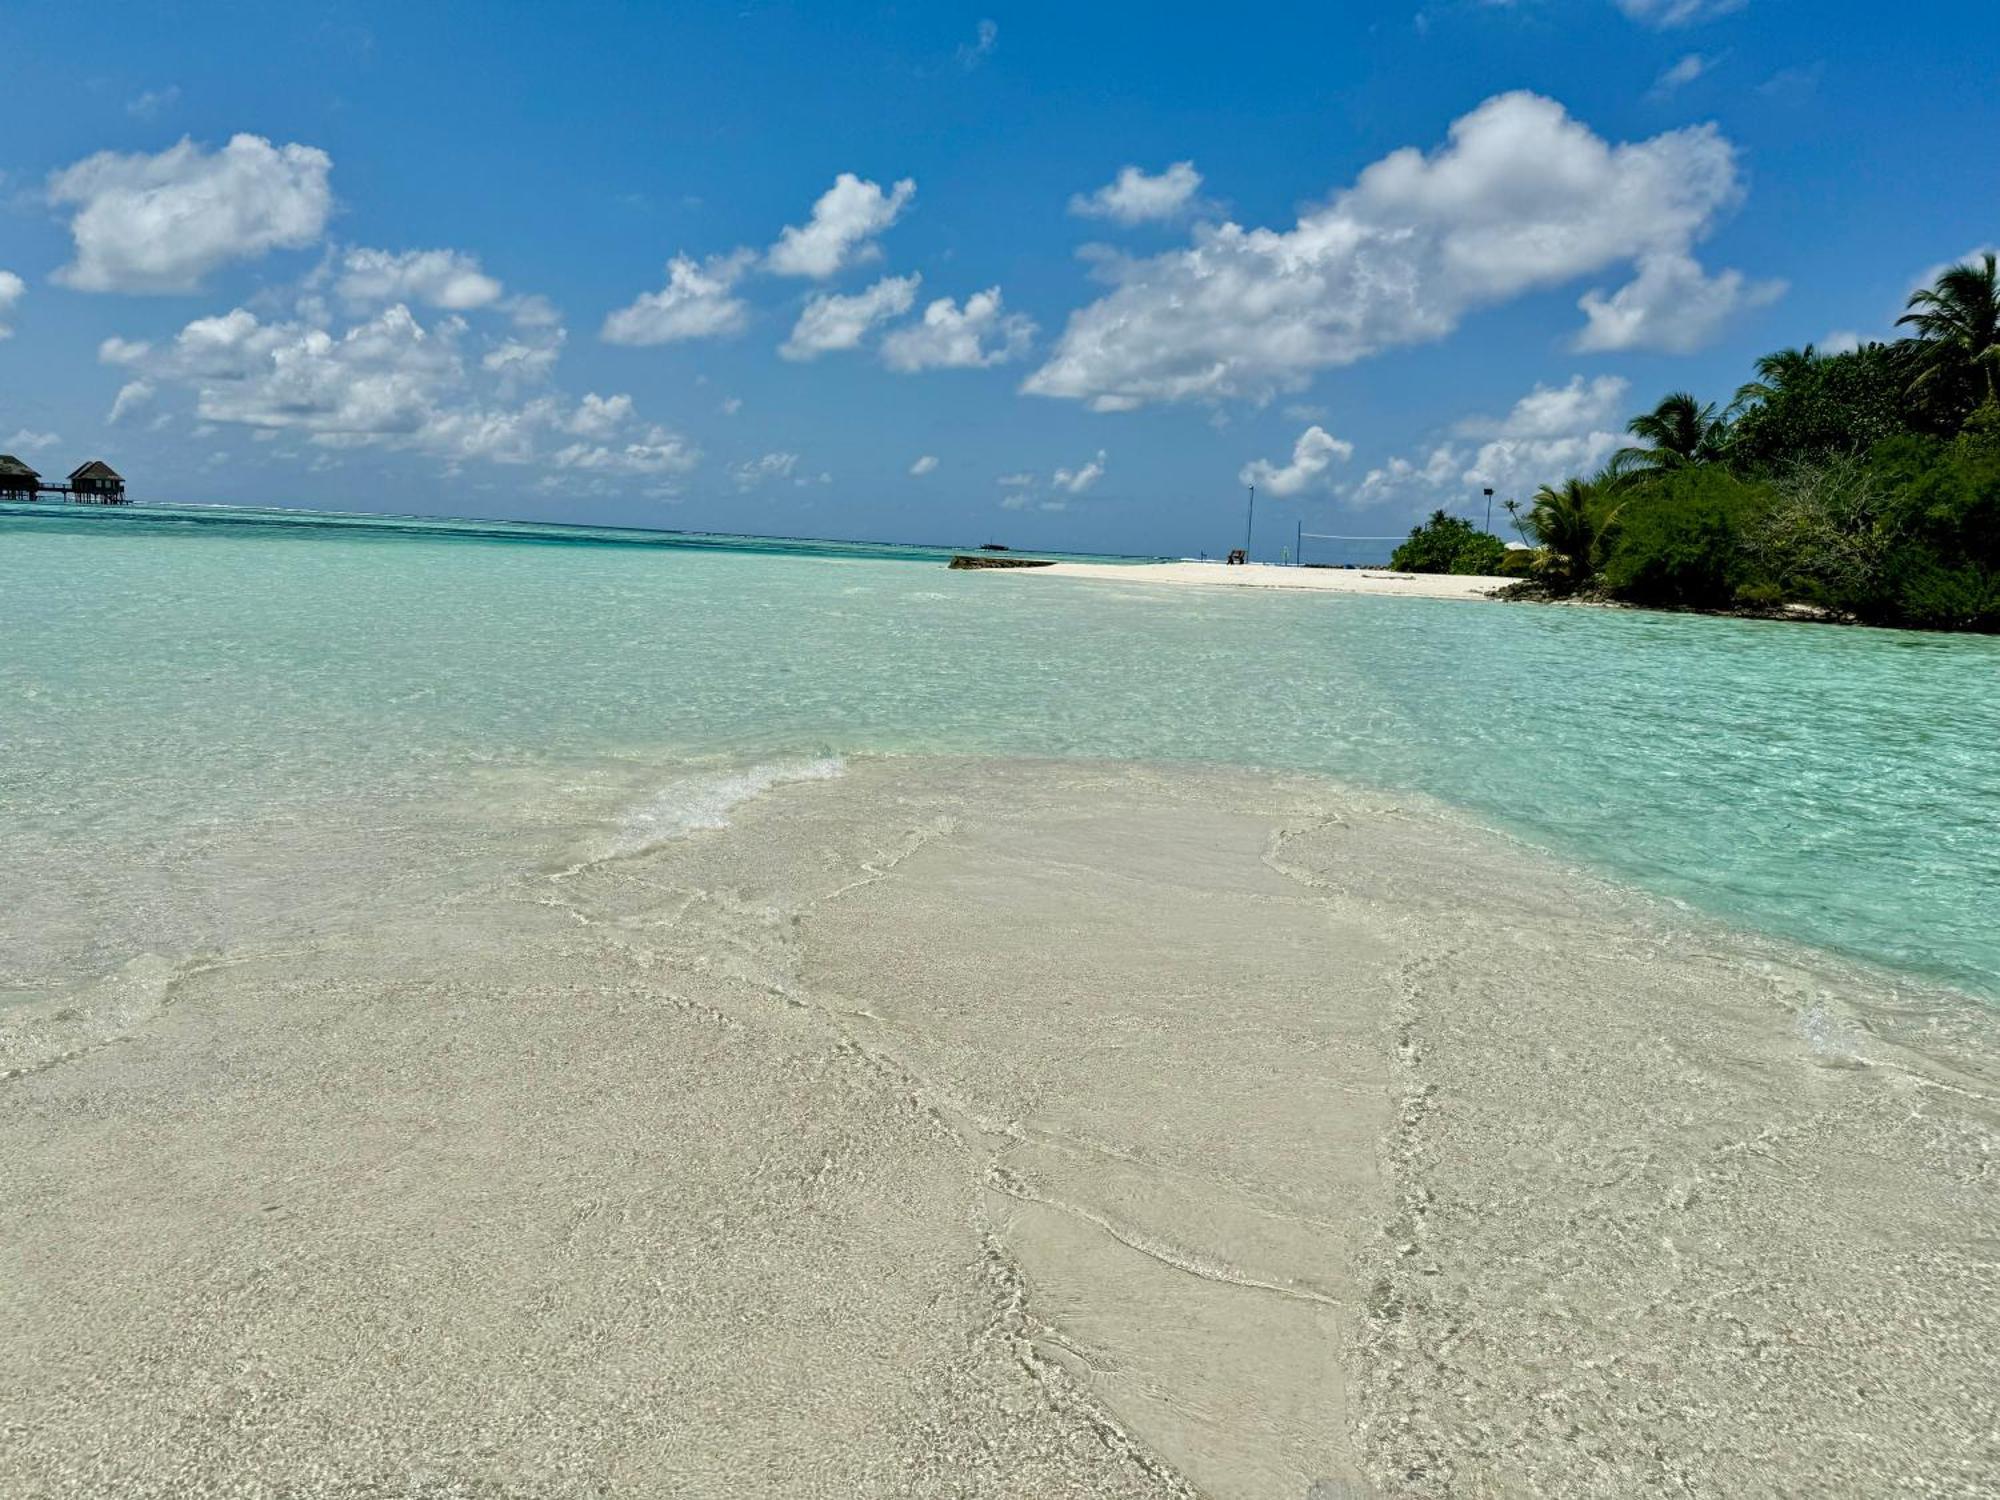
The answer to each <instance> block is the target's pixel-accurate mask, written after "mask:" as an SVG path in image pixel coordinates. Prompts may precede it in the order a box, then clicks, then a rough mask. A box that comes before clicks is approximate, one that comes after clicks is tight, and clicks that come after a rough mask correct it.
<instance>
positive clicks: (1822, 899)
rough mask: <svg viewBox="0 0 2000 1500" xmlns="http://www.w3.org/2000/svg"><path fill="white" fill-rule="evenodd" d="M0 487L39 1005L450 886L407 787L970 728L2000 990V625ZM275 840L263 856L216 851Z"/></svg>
mask: <svg viewBox="0 0 2000 1500" xmlns="http://www.w3.org/2000/svg"><path fill="white" fill-rule="evenodd" d="M0 511H4V514H0V638H4V640H5V641H6V643H7V644H6V650H5V653H4V656H0V888H5V889H7V890H9V891H10V892H11V893H12V894H13V899H12V900H11V901H10V902H8V903H7V905H8V907H9V908H10V909H11V911H12V915H0V994H4V993H5V992H6V991H7V990H8V989H10V988H11V989H14V990H15V991H17V992H18V991H20V990H21V989H23V988H32V987H33V986H35V985H36V984H38V983H42V982H46V981H47V980H48V978H49V977H50V976H51V975H52V974H54V973H56V972H58V971H64V970H67V969H71V968H79V967H81V968H88V967H93V966H95V967H103V966H104V965H106V964H108V963H110V962H115V961H116V960H117V959H118V958H119V957H120V956H121V955H126V954H129V953H131V952H136V951H138V950H139V949H140V948H144V947H152V948H160V947H163V946H167V945H169V944H170V942H171V940H172V939H171V934H173V933H175V932H180V931H183V930H185V931H186V932H187V933H188V934H189V936H190V937H191V938H192V939H195V940H199V941H203V942H216V941H223V940H226V939H227V938H228V937H229V935H230V934H231V931H232V926H231V923H232V911H233V909H234V908H235V907H236V906H237V905H239V904H243V905H260V904H261V905H260V909H278V908H284V909H286V910H287V911H289V912H290V914H291V915H292V916H293V918H295V919H297V920H307V921H309V920H310V919H311V917H312V914H313V906H314V903H315V902H316V901H319V900H321V899H331V898H330V897H328V896H327V893H326V891H325V890H323V889H322V888H321V887H320V885H319V884H317V883H316V881H317V878H318V876H317V875H316V873H315V870H314V867H313V866H312V864H311V861H310V860H308V859H306V858H305V857H304V852H302V851H308V850H309V849H318V850H322V851H323V850H327V849H334V850H336V851H337V852H338V853H339V855H340V859H341V861H343V862H345V864H346V865H347V866H348V867H350V868H360V867H361V866H362V865H364V864H366V863H367V862H368V860H370V859H372V860H374V861H375V863H376V865H377V866H380V867H390V868H395V869H397V870H399V871H400V872H401V875H402V878H404V879H406V880H409V881H417V882H421V881H429V880H433V879H444V878H447V874H448V871H447V868H446V865H445V864H439V865H437V866H436V867H435V868H433V867H430V866H425V865H423V864H422V862H421V861H416V860H410V859H403V858H401V857H400V856H399V854H398V847H399V846H398V843H397V841H398V839H399V837H400V836H401V833H400V824H399V822H398V819H399V818H400V817H401V816H403V815H404V814H403V813H399V812H398V811H397V809H403V810H404V811H405V812H406V811H407V810H408V809H410V808H414V807H420V806H425V805H440V806H441V805H445V804H447V803H449V804H450V805H452V806H453V807H454V809H455V812H454V817H456V818H457V819H459V821H460V825H461V826H464V825H465V824H466V820H467V819H468V818H469V819H470V820H471V822H473V823H476V822H477V818H478V805H477V804H478V799H479V798H480V797H482V796H486V795H488V794H489V792H490V793H491V795H492V796H493V797H495V798H496V799H499V798H500V797H501V794H500V792H498V791H495V790H492V789H494V788H498V787H503V786H505V787H511V788H516V789H518V788H519V787H521V786H533V785H535V784H536V782H535V778H536V777H538V776H539V777H545V778H549V780H548V783H547V784H548V785H550V786H554V785H556V784H558V783H560V782H561V781H562V780H563V779H564V778H571V779H573V778H574V777H575V776H577V775H578V774H580V773H579V771H578V769H577V768H579V767H588V766H591V765H595V764H602V763H605V762H612V763H617V764H620V765H631V764H637V765H648V764H656V765H659V766H662V767H665V766H668V765H671V764H674V763H677V762H680V761H683V760H685V759H687V758H690V757H702V756H717V757H726V758H728V759H730V760H731V761H733V762H741V763H745V764H755V763H758V762H768V761H771V760H774V759H782V758H787V757H805V758H811V757H819V756H826V755H838V754H844V753H863V752H885V751H886V752H905V751H954V752H957V751H969V752H995V753H1025V754H1049V755H1102V756H1119V757H1136V758H1148V759H1194V760H1207V761H1220V762H1229V763H1239V764H1254V765H1262V766H1272V767H1291V768H1299V769H1306V770H1313V771H1320V772H1327V773H1332V774H1334V775H1337V776H1342V777H1345V778H1348V779H1351V780H1356V781H1360V782H1363V783H1366V784H1369V785H1373V786H1378V787H1385V788H1391V789H1407V790H1415V791H1421V792H1424V793H1427V794H1429V795H1432V796H1435V797H1437V798H1439V799H1441V800H1443V801H1446V802H1448V803H1451V804H1455V805H1457V806H1459V807H1462V808H1464V809H1467V810H1469V811H1471V812H1473V813H1474V814H1477V815H1478V816H1480V817H1482V818H1484V819H1486V820H1488V821H1491V822H1495V823H1498V824H1500V825H1501V826H1503V827H1507V828H1509V829H1511V830H1513V831H1515V832H1519V833H1525V834H1527V835H1528V836H1530V837H1532V838H1535V839H1536V840H1538V841H1539V842H1542V843H1544V844H1547V845H1549V846H1551V847H1553V848H1556V849H1558V850H1561V851H1563V852H1565V853H1567V854H1570V855H1573V856H1576V857H1579V858H1581V859H1583V860H1585V861H1587V862H1589V863H1591V864H1593V865H1596V866H1599V867H1602V868H1606V869H1609V870H1611V871H1613V872H1615V873H1618V874H1620V875H1623V876H1625V877H1627V878H1629V879H1632V880H1634V881H1635V882H1637V883H1639V884H1641V885H1643V886H1645V887H1647V888H1649V889H1652V890H1655V891H1659V892H1662V893H1664V894H1667V895H1670V896H1674V897H1677V898H1681V899H1684V900H1687V901H1689V902H1692V903H1694V904H1696V905H1698V906H1700V907H1703V908H1705V909H1708V910H1710V911H1714V912H1717V913H1720V914H1722V915H1724V916H1727V917H1730V918H1733V919H1736V920H1738V921H1741V922H1743V923H1745V924H1747V925H1750V926H1754V927H1758V928H1761V929H1764V930H1767V931H1771V932H1774V933H1777V934H1780V935H1782V936H1786V937H1791V938H1797V939H1802V940H1805V941H1808V942H1811V943H1814V944H1816V945H1819V946H1823V947H1828V948H1833V949H1836V950H1839V951H1844V952H1847V953H1849V954H1853V955H1856V956H1859V957H1862V958H1865V959H1869V960H1873V961H1877V962H1880V963H1883V964H1887V965H1889V966H1891V967H1895V968H1901V969H1905V970H1908V971H1911V972H1914V973H1919V974H1922V975H1924V976H1926V977H1932V978H1942V979H1946V980H1949V981H1951V982H1954V983H1957V984H1960V985H1963V986H1965V987H1967V988H1970V989H1973V990H1975V991H1978V992H1980V993H1983V994H1987V995H2000V640H1992V639H1975V638H1956V637H1943V636H1931V635H1918V634H1908V633H1894V632H1883V631H1865V630H1842V629H1833V628H1828V627H1816V626H1808V625H1775V624H1763V623H1752V622H1737V621H1725V620H1713V619H1703V618H1694V617H1682V616H1670V615H1656V614H1643V613H1633V612H1622V611H1603V610H1585V609H1553V608H1533V607H1527V606H1520V607H1503V606H1487V605H1474V604H1463V603H1452V602H1433V601H1424V600H1394V599H1387V600H1385V599H1373V598H1341V597H1329V596H1303V595H1302V596H1272V595H1266V594H1259V595H1255V596H1246V595H1243V594H1238V593H1234V592H1230V591H1224V590H1214V591H1208V590H1186V589H1176V590H1169V589H1154V588H1144V587H1111V586H1106V585H1103V584H1097V583H1090V582H1072V581H1067V580H1059V579H1051V578H1037V579H1022V578H1009V577H1006V576H1004V575H992V574H979V573H970V574H967V573H951V572H948V571H946V570H945V569H944V568H943V567H942V566H941V565H940V563H939V561H938V558H939V557H940V555H941V554H937V553H932V552H927V551H925V550H923V549H881V548H854V547H846V546H835V547H831V548H826V549H816V548H811V547H788V548H781V549H778V550H773V549H772V548H770V547H769V546H764V547H760V548H755V549H752V548H749V547H744V548H740V549H739V548H735V547H727V546H723V545H720V544H719V540H718V539H712V538H710V539H701V540H700V543H699V544H698V545H686V544H684V545H678V546H667V547H663V546H657V545H610V544H607V545H600V544H596V543H594V542H593V539H592V538H591V536H590V535H589V534H588V533H586V532H583V531H576V530H567V529H559V530H558V531H557V533H556V534H555V535H553V536H551V535H548V534H547V532H548V529H546V528H544V529H541V531H540V532H536V533H535V534H533V535H528V536H525V537H524V536H523V533H522V530H521V529H519V528H505V527H502V528H497V529H496V528H493V527H488V526H445V527H437V526H435V525H429V526H419V525H415V524H411V523H396V522H385V521H380V520H376V521H369V522H346V523H340V524H336V525H333V526H328V525H325V524H321V523H318V522H315V521H313V520H311V519H310V518H308V517H301V516H290V517H288V516H285V515H283V514H279V513H263V514H261V515H259V516H256V517H252V518H247V519H246V520H239V521H231V520H229V519H228V518H227V517H225V516H223V515H221V514H220V513H209V514H208V515H207V516H204V517H199V518H188V517H185V516H182V517H175V516H147V515H145V514H143V513H140V512H136V511H128V512H123V513H105V514H81V513H78V512H75V511H66V512H55V513H50V512H48V511H42V512H40V513H35V514H25V513H24V511H23V508H20V507H3V508H0ZM624 535H625V539H626V540H627V541H643V540H645V539H644V538H642V537H636V536H632V535H630V534H624ZM552 540H553V541H557V542H562V543H568V544H566V545H546V544H536V543H547V542H549V541H552ZM661 780H662V781H664V780H666V777H665V776H664V775H663V776H662V778H661ZM469 802H470V804H471V805H470V806H468V803H469ZM495 805H496V806H497V805H498V801H497V800H496V803H495ZM509 815H510V816H514V815H515V813H512V812H510V814H509ZM244 829H255V830H257V835H256V839H255V840H254V848H255V853H254V856H252V855H246V854H245V852H244V847H247V845H246V846H242V847H238V846H232V852H231V855H230V858H229V859H228V860H226V861H223V860H221V859H220V857H219V856H218V857H217V858H216V859H214V860H206V862H205V858H206V856H205V851H213V850H216V849H218V848H220V847H222V846H223V845H225V844H229V842H230V840H231V839H232V838H234V837H235V836H236V834H238V833H240V832H241V830H244ZM246 837H247V836H246ZM476 843H477V839H476V837H475V836H474V834H472V833H468V834H467V835H466V837H465V839H464V840H463V841H462V842H461V844H460V845H457V846H454V848H455V849H456V850H457V854H456V855H454V857H457V856H458V855H465V854H466V851H467V850H469V849H471V848H472V846H473V845H474V844H476ZM238 844H239V845H241V844H242V841H241V840H239V841H238ZM294 846H296V847H294ZM426 847H435V846H426ZM466 857H469V855H467V856H466ZM329 858H331V856H329ZM322 873H323V872H322ZM329 889H330V888H329Z"/></svg>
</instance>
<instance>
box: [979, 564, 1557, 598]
mask: <svg viewBox="0 0 2000 1500" xmlns="http://www.w3.org/2000/svg"><path fill="white" fill-rule="evenodd" d="M1004 571H1005V572H1007V573H1008V574H1009V576H1012V577H1039V578H1090V579H1097V580H1100V581H1105V582H1111V583H1144V584H1168V585H1171V586H1173V587H1177V588H1178V587H1194V588H1204V587H1225V588H1231V587H1233V588H1250V589H1294V590H1300V591H1303V592H1307V593H1322V594H1376V595H1393V596H1399V597H1402V598H1406V599H1491V598H1492V597H1494V593H1495V591H1496V590H1499V589H1503V588H1506V587H1507V586H1508V585H1509V584H1511V583H1515V582H1517V581H1518V580H1516V579H1512V578H1490V577H1482V576H1478V575H1473V574H1460V573H1398V572H1396V571H1395V570H1394V569H1391V568H1299V567H1281V566H1279V565H1278V564H1276V563H1239V564H1235V565H1231V564H1227V563H1216V562H1155V563H1148V562H1131V563H1084V562H1058V563H1051V564H1049V565H1048V566H1047V567H1039V568H1009V569H1005V570H1004Z"/></svg>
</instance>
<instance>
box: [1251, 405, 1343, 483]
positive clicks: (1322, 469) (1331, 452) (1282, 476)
mask: <svg viewBox="0 0 2000 1500" xmlns="http://www.w3.org/2000/svg"><path fill="white" fill-rule="evenodd" d="M1353 456H1354V444H1352V443H1350V442H1347V441H1345V440H1344V439H1342V438H1337V437H1335V436H1333V434H1332V433H1330V432H1328V431H1327V430H1326V429H1325V428H1324V427H1321V426H1320V425H1318V424H1317V423H1315V424H1313V425H1312V426H1311V427H1308V428H1307V429H1306V430H1305V431H1304V432H1302V433H1300V434H1299V439H1298V441H1297V442H1295V443H1293V444H1292V458H1291V462H1290V463H1287V464H1284V465H1282V466H1280V465H1277V464H1274V463H1272V462H1271V461H1270V460H1269V459H1263V458H1257V459H1252V460H1251V461H1250V462H1249V463H1247V464H1245V465H1244V466H1243V467H1242V469H1241V470H1239V471H1238V472H1237V475H1236V482H1237V483H1238V484H1254V485H1256V486H1257V488H1258V489H1260V490H1264V491H1267V492H1268V493H1270V494H1272V495H1276V496H1278V497H1279V498H1280V499H1284V498H1287V497H1289V496H1292V495H1299V494H1303V493H1305V491H1307V490H1309V489H1311V488H1313V487H1314V486H1315V485H1317V484H1320V483H1321V482H1323V480H1324V477H1325V475H1326V472H1327V470H1328V469H1330V468H1332V467H1333V464H1334V461H1335V460H1336V459H1338V460H1339V461H1340V462H1342V463H1345V462H1346V461H1347V460H1348V459H1350V458H1352V457H1353Z"/></svg>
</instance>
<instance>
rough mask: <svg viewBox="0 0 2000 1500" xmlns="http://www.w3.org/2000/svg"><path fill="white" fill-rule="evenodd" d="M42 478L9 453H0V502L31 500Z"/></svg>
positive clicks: (40, 485)
mask: <svg viewBox="0 0 2000 1500" xmlns="http://www.w3.org/2000/svg"><path fill="white" fill-rule="evenodd" d="M41 487H42V476H41V475H40V474H38V473H36V472H35V471H34V470H33V469H31V468H29V467H28V466H27V465H26V464H24V463H22V462H21V460H20V459H18V458H16V457H14V455H13V454H11V453H0V500H32V499H34V498H35V495H36V492H37V491H39V490H40V489H41Z"/></svg>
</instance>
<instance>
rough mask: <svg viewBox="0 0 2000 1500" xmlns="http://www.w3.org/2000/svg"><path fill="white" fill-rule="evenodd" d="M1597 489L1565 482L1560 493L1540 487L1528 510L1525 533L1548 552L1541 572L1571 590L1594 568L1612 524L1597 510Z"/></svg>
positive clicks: (1612, 518) (1614, 514)
mask: <svg viewBox="0 0 2000 1500" xmlns="http://www.w3.org/2000/svg"><path fill="white" fill-rule="evenodd" d="M1598 502H1599V496H1598V489H1597V486H1596V485H1594V484H1592V483H1591V482H1590V481H1589V480H1587V479H1566V480H1564V481H1563V483H1562V487H1561V488H1560V489H1556V488H1552V487H1551V486H1549V485H1546V484H1545V485H1543V486H1542V487H1541V488H1540V489H1539V490H1537V491H1536V492H1535V500H1534V504H1533V505H1531V506H1530V507H1529V508H1528V517H1527V527H1528V533H1529V535H1531V536H1532V537H1534V539H1535V541H1536V542H1537V543H1539V544H1540V545H1541V546H1542V547H1544V548H1545V549H1547V552H1548V556H1547V558H1546V559H1545V560H1544V561H1543V564H1542V566H1543V570H1544V571H1545V572H1547V573H1549V574H1551V575H1553V576H1554V578H1555V580H1556V581H1557V582H1559V583H1562V584H1565V585H1567V586H1569V587H1571V588H1574V587H1577V586H1578V585H1580V584H1582V583H1584V582H1586V581H1587V580H1588V579H1589V577H1590V575H1591V573H1592V572H1593V571H1594V570H1595V568H1596V565H1597V551H1598V548H1599V546H1600V545H1602V543H1603V541H1604V534H1605V532H1606V531H1608V530H1609V529H1610V526H1611V523H1612V522H1613V521H1615V520H1617V519H1618V513H1617V512H1616V511H1613V512H1612V513H1611V514H1609V515H1606V514H1604V513H1603V510H1602V507H1601V506H1600V504H1599V503H1598Z"/></svg>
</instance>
